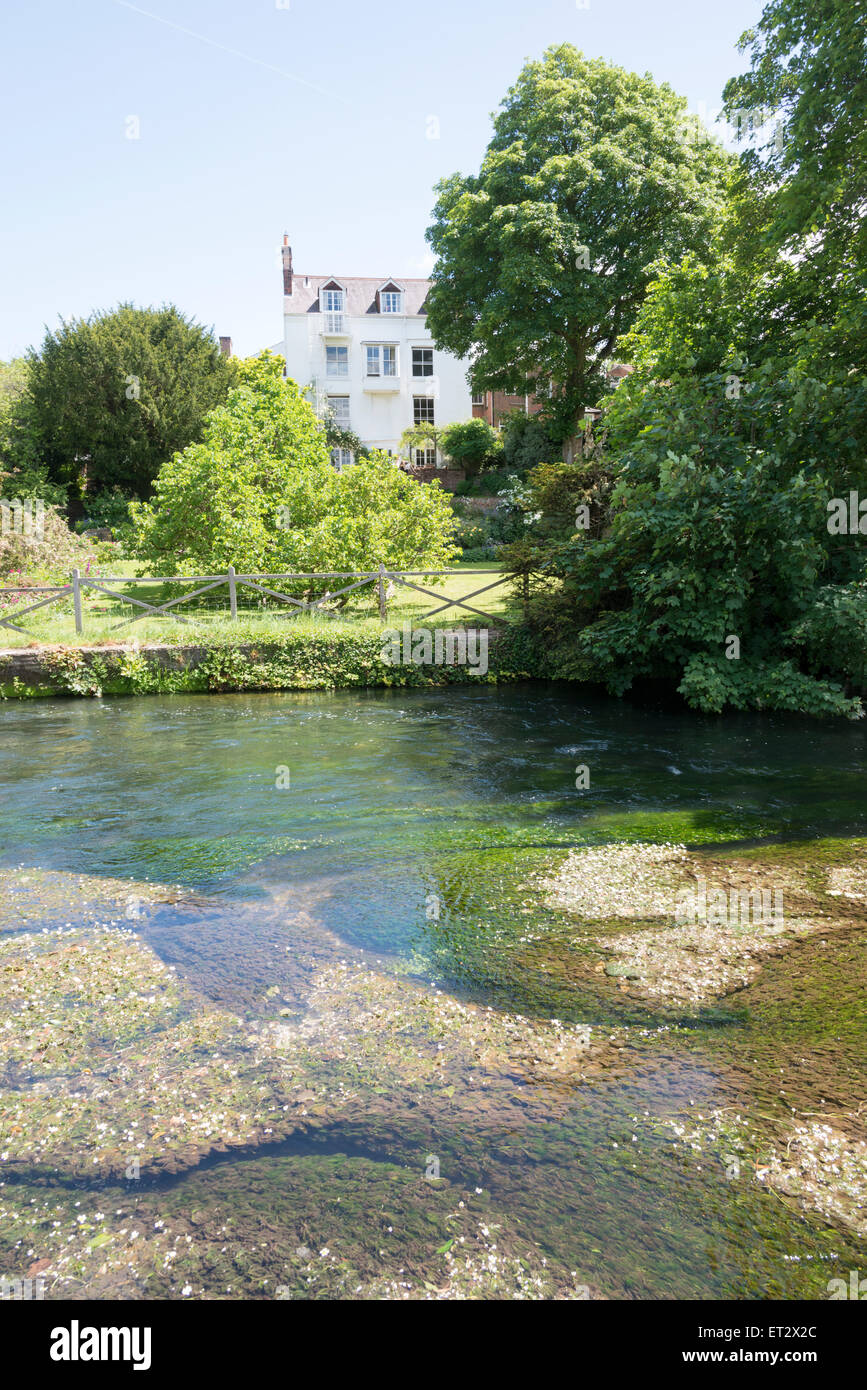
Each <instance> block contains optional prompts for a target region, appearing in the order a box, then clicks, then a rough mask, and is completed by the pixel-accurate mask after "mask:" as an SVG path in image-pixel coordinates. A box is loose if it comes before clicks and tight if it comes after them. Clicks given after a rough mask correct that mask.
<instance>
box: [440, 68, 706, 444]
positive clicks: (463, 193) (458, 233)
mask: <svg viewBox="0 0 867 1390" xmlns="http://www.w3.org/2000/svg"><path fill="white" fill-rule="evenodd" d="M698 135H699V131H698V129H697V123H696V122H695V120H694V118H689V117H687V115H686V101H685V99H684V98H682V97H679V96H678V95H676V93H675V92H673V91H672V90H671V88H669V87H667V86H665V85H663V86H657V85H656V84H655V83H654V82H653V81H652V79H651V78H650V77H649V76H644V77H640V76H638V75H637V74H634V73H629V72H626V71H625V70H624V69H622V68H618V67H614V66H611V65H610V64H608V63H605V62H603V61H601V60H598V59H588V58H585V57H584V56H583V55H582V54H581V53H579V52H578V51H577V50H576V49H575V48H573V47H572V46H571V45H569V44H562V45H559V46H558V47H554V48H551V49H549V50H548V51H547V52H546V53H545V55H544V57H543V58H542V59H541V60H540V61H538V62H531V63H528V64H527V65H526V66H525V68H524V69H523V71H522V72H521V74H520V76H519V78H518V81H517V82H516V84H515V86H514V87H512V88H511V90H510V91H509V93H508V94H507V96H506V98H505V100H504V102H503V104H502V106H501V108H500V111H499V113H498V114H497V115H496V117H495V119H494V136H493V138H492V140H491V142H490V144H489V145H488V149H487V151H486V153H485V156H484V159H483V161H482V166H481V170H480V172H479V174H478V175H475V176H473V175H470V176H463V175H460V174H455V175H453V176H451V177H450V178H447V179H445V180H444V181H443V182H441V183H440V184H439V186H438V190H437V191H438V199H437V202H436V205H435V208H434V221H433V223H432V225H431V227H430V228H429V230H428V240H429V241H430V244H431V246H432V247H433V250H434V252H435V253H436V257H437V260H436V264H435V267H434V271H433V287H432V289H431V293H430V297H429V311H428V322H429V324H430V327H431V329H432V332H433V334H434V337H435V339H436V341H437V343H438V344H439V345H440V346H441V347H444V348H447V349H450V350H451V351H453V352H455V353H458V354H459V355H461V356H471V357H472V359H473V368H472V374H473V381H474V384H475V386H476V388H477V389H480V390H485V389H488V390H495V389H499V390H505V391H510V392H511V391H518V392H525V391H534V390H535V391H536V393H537V394H542V393H543V392H545V391H547V390H549V389H550V391H551V393H552V401H551V409H552V413H553V414H554V416H555V417H556V418H557V420H558V422H559V425H560V429H561V438H563V437H564V436H568V435H573V434H574V433H575V431H576V429H577V422H578V420H579V418H580V416H581V414H582V412H583V409H584V408H585V407H586V406H588V405H591V404H593V403H595V401H596V399H597V397H598V396H599V395H600V393H601V392H602V390H603V389H604V380H603V376H602V368H603V366H604V364H605V362H606V360H607V359H608V358H609V356H610V355H611V352H612V350H613V347H614V344H615V342H616V340H617V338H618V336H619V335H620V334H621V333H623V332H624V331H626V330H627V329H628V328H629V327H630V325H631V324H632V322H633V320H634V316H635V314H636V312H637V310H638V308H639V306H640V304H641V301H642V299H643V296H644V293H645V290H646V287H647V284H648V282H649V280H650V278H651V267H652V266H653V265H654V263H656V262H657V261H658V260H659V258H660V257H668V258H670V259H678V258H679V257H680V256H681V254H682V253H684V252H685V251H687V250H690V249H695V250H698V249H700V248H702V247H704V246H705V244H706V242H707V240H708V237H709V235H710V231H711V229H712V226H713V223H714V219H715V218H716V217H717V215H718V213H719V210H720V207H721V203H722V199H723V194H724V187H725V182H726V178H727V175H728V172H729V171H730V168H731V165H732V161H731V159H730V157H729V156H727V155H726V153H725V152H724V151H723V150H722V148H721V147H720V146H719V145H718V144H717V143H716V142H714V141H713V140H711V139H710V137H708V136H707V135H706V133H705V136H704V138H702V139H699V138H697V137H698ZM693 137H696V138H693Z"/></svg>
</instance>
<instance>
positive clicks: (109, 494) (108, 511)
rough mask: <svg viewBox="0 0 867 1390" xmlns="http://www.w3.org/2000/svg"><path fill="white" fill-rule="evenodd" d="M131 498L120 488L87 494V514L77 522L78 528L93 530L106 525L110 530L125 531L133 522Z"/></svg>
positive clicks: (79, 529) (80, 529)
mask: <svg viewBox="0 0 867 1390" xmlns="http://www.w3.org/2000/svg"><path fill="white" fill-rule="evenodd" d="M131 520H132V518H131V514H130V499H129V498H128V497H127V496H126V495H125V494H124V493H123V492H121V490H120V488H116V487H115V488H107V489H106V490H105V491H104V492H97V493H92V494H91V493H89V494H88V496H87V515H86V516H84V517H82V519H81V521H79V522H77V524H76V530H77V531H79V532H81V531H92V530H96V529H98V528H102V527H105V528H107V529H108V530H110V531H124V530H126V529H127V528H128V527H129V526H130V524H131Z"/></svg>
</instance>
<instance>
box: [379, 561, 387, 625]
mask: <svg viewBox="0 0 867 1390" xmlns="http://www.w3.org/2000/svg"><path fill="white" fill-rule="evenodd" d="M378 587H379V620H380V622H382V623H384V622H385V620H386V618H387V617H388V608H387V607H386V602H385V565H384V564H383V563H382V561H381V560H380V562H379V585H378Z"/></svg>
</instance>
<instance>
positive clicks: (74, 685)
mask: <svg viewBox="0 0 867 1390" xmlns="http://www.w3.org/2000/svg"><path fill="white" fill-rule="evenodd" d="M381 651H382V640H381V638H380V636H379V635H378V634H371V635H366V636H357V635H354V634H347V633H342V632H340V631H337V632H335V634H334V635H333V636H329V637H321V638H320V637H317V638H313V637H309V636H306V635H303V634H298V633H294V632H288V633H287V634H286V635H285V636H283V637H280V638H278V639H275V638H269V639H267V640H266V641H263V642H258V643H255V644H250V643H243V644H239V643H236V642H230V641H219V642H210V643H208V644H207V646H206V647H205V650H204V653H201V654H200V653H197V654H196V658H195V660H194V661H192V662H191V663H190V664H186V663H185V659H184V653H183V652H179V653H178V654H177V659H176V661H175V662H173V663H172V664H166V663H164V662H160V661H159V660H158V659H157V657H156V656H155V655H154V654H151V653H147V652H141V653H140V652H133V651H119V650H116V649H112V650H107V651H105V652H99V653H97V652H93V651H82V650H80V649H77V648H60V649H54V650H52V651H50V652H46V653H45V654H44V657H43V661H44V664H45V676H44V680H43V681H42V682H41V683H40V686H39V687H29V688H26V689H25V688H23V687H21V685H20V683H19V684H18V686H17V688H16V687H15V685H14V683H13V682H8V684H7V687H6V692H5V693H6V694H7V695H9V696H13V697H15V696H22V697H23V696H26V695H35V694H40V693H52V692H54V693H61V694H67V695H78V696H91V697H95V698H102V697H103V696H104V695H152V694H179V693H184V692H196V691H201V692H205V691H207V692H213V693H221V692H224V691H230V690H352V689H360V688H362V687H369V686H381V687H390V686H395V687H404V686H407V687H408V686H412V687H419V688H422V687H431V686H448V685H456V684H458V685H461V684H468V683H471V682H475V683H476V684H486V685H489V684H494V683H496V682H497V681H510V680H527V679H532V678H534V677H537V676H539V675H542V674H543V673H544V670H545V661H544V654H543V653H542V652H541V650H540V649H539V647H538V646H537V645H536V644H534V642H533V641H532V639H531V638H530V637H529V636H528V635H527V634H526V633H523V632H520V631H510V630H507V631H504V632H503V633H502V634H500V635H499V636H498V637H497V638H496V639H495V640H493V641H492V642H491V645H490V649H489V670H488V672H487V674H486V675H484V676H474V675H472V674H471V668H469V667H468V666H465V665H464V666H461V665H454V666H445V665H441V666H436V665H429V666H416V665H407V666H399V667H395V666H387V665H385V664H384V663H383V662H382V660H381Z"/></svg>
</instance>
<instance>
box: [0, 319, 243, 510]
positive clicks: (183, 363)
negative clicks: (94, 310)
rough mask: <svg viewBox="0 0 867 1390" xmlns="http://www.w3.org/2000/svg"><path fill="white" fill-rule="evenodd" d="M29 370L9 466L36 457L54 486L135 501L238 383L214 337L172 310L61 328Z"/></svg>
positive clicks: (144, 494) (31, 360)
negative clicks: (117, 491)
mask: <svg viewBox="0 0 867 1390" xmlns="http://www.w3.org/2000/svg"><path fill="white" fill-rule="evenodd" d="M28 365H29V374H28V378H27V382H26V387H25V390H24V392H23V394H22V396H21V398H20V403H19V406H18V408H17V411H16V420H17V440H18V445H17V447H13V448H12V461H13V462H14V461H15V460H16V459H18V461H19V462H20V461H21V459H20V456H21V455H23V456H24V462H28V461H29V462H31V463H32V459H33V456H34V455H35V456H36V457H37V458H39V459H40V460H41V461H43V462H44V464H45V466H46V468H47V470H48V475H49V477H50V479H51V480H52V481H53V482H55V483H57V484H60V485H62V486H70V485H72V486H74V487H75V488H76V489H79V490H83V491H87V490H92V491H94V492H97V493H98V492H102V491H104V490H106V489H109V488H113V487H119V488H122V489H123V490H124V491H125V492H127V493H128V494H131V495H134V496H139V497H147V496H148V495H149V493H150V488H151V483H152V481H153V479H154V477H155V476H156V473H157V470H158V469H159V467H160V465H161V464H162V463H164V462H165V460H166V459H167V458H168V457H169V456H170V455H171V454H172V453H173V452H174V451H175V450H177V449H182V448H184V447H185V446H186V445H187V444H188V443H189V442H190V441H191V440H193V439H196V438H198V436H199V434H200V432H201V428H202V423H203V421H204V418H205V416H206V415H207V413H208V412H209V411H210V410H211V409H213V407H214V406H215V405H217V404H219V403H220V402H221V401H222V400H224V399H225V396H226V392H227V390H228V387H229V385H230V384H231V382H232V381H233V380H234V375H235V368H234V364H233V363H232V362H230V361H228V360H227V359H226V358H225V357H223V356H222V355H221V353H220V351H219V348H218V346H217V344H216V343H215V341H214V339H213V337H212V336H211V334H210V333H208V332H207V331H206V330H205V329H204V328H202V327H200V326H199V325H198V324H195V323H193V322H191V321H190V320H188V319H186V318H185V317H184V316H183V315H182V314H181V313H180V311H179V310H178V309H176V308H174V307H173V306H171V305H168V306H164V307H163V308H161V309H137V308H135V307H134V306H133V305H132V304H121V305H119V307H118V308H117V309H115V310H113V311H111V312H109V313H101V314H93V315H91V317H90V318H88V319H74V320H71V321H70V322H68V323H67V322H65V321H61V326H60V328H59V329H58V330H57V331H56V332H54V333H50V332H49V333H47V334H46V337H45V341H44V342H43V344H42V347H41V349H40V351H39V352H35V351H32V352H31V353H30V355H29V358H28ZM13 443H14V441H13Z"/></svg>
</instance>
